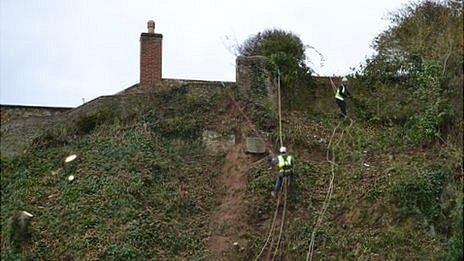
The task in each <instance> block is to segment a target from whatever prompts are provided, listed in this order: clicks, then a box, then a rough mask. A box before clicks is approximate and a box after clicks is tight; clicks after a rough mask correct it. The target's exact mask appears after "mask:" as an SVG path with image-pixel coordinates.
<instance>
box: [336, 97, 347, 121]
mask: <svg viewBox="0 0 464 261" xmlns="http://www.w3.org/2000/svg"><path fill="white" fill-rule="evenodd" d="M335 101H336V102H337V105H338V107H340V111H341V113H342V116H343V117H346V102H345V101H343V100H340V99H335Z"/></svg>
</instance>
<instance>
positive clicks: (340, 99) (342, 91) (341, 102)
mask: <svg viewBox="0 0 464 261" xmlns="http://www.w3.org/2000/svg"><path fill="white" fill-rule="evenodd" d="M347 83H348V79H347V78H346V77H343V79H342V83H341V84H340V85H339V86H338V87H337V90H336V91H335V101H336V102H337V105H338V107H339V108H340V112H341V116H342V117H343V118H345V117H346V116H347V114H346V101H345V98H346V97H350V93H349V92H348V89H347V88H346V84H347Z"/></svg>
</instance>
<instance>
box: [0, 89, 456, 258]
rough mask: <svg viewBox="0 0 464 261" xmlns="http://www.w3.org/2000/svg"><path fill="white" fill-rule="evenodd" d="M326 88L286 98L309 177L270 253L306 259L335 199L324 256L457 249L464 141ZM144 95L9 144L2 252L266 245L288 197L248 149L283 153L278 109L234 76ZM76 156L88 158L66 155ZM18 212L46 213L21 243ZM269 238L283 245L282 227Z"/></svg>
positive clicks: (218, 251)
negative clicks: (250, 143) (19, 147)
mask: <svg viewBox="0 0 464 261" xmlns="http://www.w3.org/2000/svg"><path fill="white" fill-rule="evenodd" d="M326 88H329V87H328V85H327V83H321V82H317V81H316V82H314V83H313V86H312V87H311V88H310V90H312V91H310V93H308V96H306V97H309V98H308V99H307V100H305V99H302V101H301V104H300V105H299V106H300V109H299V110H295V111H291V112H290V111H284V115H283V129H284V140H285V144H286V145H287V146H288V147H289V150H290V152H291V153H292V154H293V155H294V156H295V158H296V162H297V165H296V174H297V177H296V180H295V182H294V183H293V184H292V185H291V186H290V187H289V190H288V193H287V195H288V197H287V200H286V213H285V217H283V216H282V215H281V214H282V211H280V212H279V213H278V214H279V215H278V217H277V218H276V224H279V226H280V225H281V224H282V223H280V221H282V220H284V221H285V222H284V223H283V225H282V228H283V229H282V236H281V244H280V246H279V248H278V251H276V250H275V249H272V250H271V249H269V248H266V250H265V251H264V254H263V255H262V258H266V257H271V255H272V252H275V253H276V256H275V258H278V257H280V258H281V259H283V260H302V259H305V258H306V255H307V252H308V247H309V243H310V241H311V234H312V232H313V231H314V230H315V223H316V220H317V219H318V217H319V216H320V213H321V209H322V207H323V204H324V202H326V203H328V205H327V206H326V207H327V211H326V212H325V215H324V216H323V217H322V219H321V221H322V222H321V223H320V224H319V226H318V227H317V228H318V229H317V231H315V232H316V233H315V240H314V254H313V258H314V259H316V260H319V259H346V258H348V259H359V258H363V259H442V258H444V257H446V256H449V255H450V253H452V252H453V251H459V237H460V240H461V241H460V242H461V246H462V230H460V227H462V176H461V177H460V178H459V173H461V170H462V162H461V160H462V158H461V157H462V147H455V146H453V145H452V144H449V143H433V144H429V145H427V146H426V147H424V146H414V145H411V144H410V143H408V141H407V140H406V139H404V136H405V133H404V131H405V130H404V128H402V126H400V125H395V124H391V125H388V126H387V125H383V124H378V123H372V122H368V121H364V120H362V119H359V117H358V115H353V118H352V119H351V120H346V121H343V122H340V120H339V119H338V117H337V110H336V107H335V105H334V104H333V98H332V96H331V93H330V91H329V92H328V91H326V90H327V89H326ZM147 97H149V99H144V100H143V101H141V102H140V104H138V110H136V111H135V112H133V113H130V114H126V115H124V116H121V115H122V114H119V113H118V112H117V111H114V110H112V109H111V107H105V106H102V107H100V108H99V109H98V110H97V111H96V112H95V113H93V114H92V115H88V116H81V117H80V118H79V119H77V120H76V121H74V122H69V123H67V124H65V125H61V126H60V127H57V128H54V129H52V130H50V131H47V132H46V133H44V134H43V135H42V136H41V137H40V138H38V139H36V140H35V141H34V142H33V146H32V147H31V148H30V149H29V150H28V151H27V152H26V153H24V154H23V155H20V156H13V157H2V162H1V165H2V166H1V177H2V179H1V188H2V189H1V202H2V208H1V222H2V236H1V249H2V251H1V252H2V259H3V260H11V259H15V258H16V257H22V258H23V259H45V260H56V259H64V260H74V259H76V260H81V259H90V260H95V259H117V260H128V259H161V260H163V259H188V260H192V259H193V260H198V259H211V260H217V259H228V260H236V259H238V260H250V259H254V258H255V257H256V256H257V255H258V253H259V252H260V250H261V248H262V247H263V245H264V243H265V241H266V238H267V236H268V232H269V229H270V225H271V222H272V220H273V216H274V211H275V209H276V201H277V199H273V198H272V197H271V196H270V191H271V189H272V187H273V184H274V181H275V170H270V169H269V166H268V164H267V159H268V156H267V155H253V154H246V153H245V150H244V146H245V145H244V139H245V137H247V136H249V135H255V134H256V133H255V128H257V129H258V130H259V132H260V135H261V136H263V137H265V139H266V140H267V141H268V142H269V144H270V146H272V147H273V149H274V151H277V149H278V147H277V146H278V142H277V130H276V126H277V118H276V113H275V112H274V111H272V110H270V109H266V108H267V107H266V106H263V104H261V103H260V102H256V100H253V99H252V98H251V97H248V96H243V95H242V94H239V92H238V89H236V88H235V87H226V88H225V87H224V88H221V87H217V88H212V87H210V86H208V87H202V86H201V85H194V86H189V85H188V84H187V85H182V86H176V87H174V88H171V89H166V90H163V91H159V92H156V93H151V94H150V95H149V96H147ZM236 101H238V102H236ZM349 106H352V107H353V111H355V108H356V105H355V104H349ZM241 110H242V112H245V113H246V115H247V118H248V119H247V118H245V117H244V115H243V114H242V113H241ZM337 126H338V127H337ZM336 127H337V128H336ZM334 129H335V130H334ZM205 131H214V133H216V134H215V135H216V136H214V135H212V136H214V137H213V138H211V137H210V136H208V134H207V133H208V132H205ZM231 135H232V136H233V137H234V139H233V140H231V139H230V137H231ZM327 151H331V152H333V155H335V161H334V162H335V165H331V164H330V162H329V161H328V158H327V155H328V154H327ZM71 154H77V156H78V157H77V159H76V160H75V161H73V162H71V163H68V164H65V163H64V159H65V158H66V157H67V156H68V155H71ZM329 154H330V153H329ZM329 156H330V155H329ZM329 159H331V158H329ZM331 160H333V159H331ZM332 166H333V167H334V168H333V171H334V172H333V174H334V183H333V184H334V186H333V195H332V197H331V199H330V200H329V201H325V200H324V199H325V198H326V195H327V190H328V188H329V184H330V179H331V174H332ZM69 175H74V176H75V179H74V180H73V181H68V176H69ZM459 195H461V196H459ZM459 197H460V201H459V200H458V201H456V199H459ZM284 201H285V200H284V197H283V196H282V197H281V198H280V203H281V209H282V207H283V203H284ZM22 210H25V211H28V212H30V213H31V214H33V215H34V217H33V218H32V219H31V225H30V229H29V231H30V234H29V235H28V236H26V237H25V238H26V239H25V240H23V239H22V238H20V237H18V236H17V235H18V232H17V227H16V226H14V223H15V222H16V220H15V217H16V216H17V215H18V212H19V211H22ZM459 211H460V212H459ZM459 222H460V223H459ZM279 228H280V227H279ZM279 228H277V229H276V232H278V231H279ZM459 233H460V235H459ZM272 238H273V240H272V244H271V245H272V246H275V245H276V243H277V238H278V237H277V233H276V234H274V235H273V236H272ZM234 243H237V244H234ZM456 246H458V247H457V248H456Z"/></svg>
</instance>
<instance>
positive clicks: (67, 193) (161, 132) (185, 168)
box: [1, 87, 231, 260]
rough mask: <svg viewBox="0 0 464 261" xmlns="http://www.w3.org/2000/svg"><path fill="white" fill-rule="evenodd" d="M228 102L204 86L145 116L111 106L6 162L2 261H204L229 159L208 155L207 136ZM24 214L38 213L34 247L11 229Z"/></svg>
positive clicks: (159, 101) (164, 99) (157, 102)
mask: <svg viewBox="0 0 464 261" xmlns="http://www.w3.org/2000/svg"><path fill="white" fill-rule="evenodd" d="M223 102H224V97H223V95H222V94H220V93H219V92H218V90H211V89H202V88H201V87H198V88H193V87H192V88H190V87H189V88H185V87H181V88H177V89H174V90H170V91H165V92H161V93H159V94H157V95H155V96H153V98H152V99H151V100H150V102H149V103H146V104H144V105H143V106H142V107H143V109H142V110H141V111H140V112H139V113H136V114H134V115H129V116H128V117H125V118H120V117H118V116H117V115H118V114H117V112H113V111H112V110H111V109H110V108H102V109H100V110H99V111H98V112H97V113H95V114H93V115H89V116H83V117H81V118H80V119H79V120H78V121H77V122H76V123H74V124H71V125H68V126H65V127H63V128H62V129H55V130H52V131H49V132H47V133H46V134H44V135H43V136H42V137H40V138H39V139H37V140H36V142H35V146H34V147H33V148H31V149H30V151H29V152H27V153H26V154H24V155H22V156H18V157H13V158H2V162H1V164H2V166H1V188H2V190H1V191H2V192H1V202H2V207H1V222H2V245H1V249H2V251H1V252H2V259H3V260H11V259H14V258H16V257H23V258H31V259H35V258H40V259H45V260H57V259H60V258H71V259H97V258H103V259H115V258H116V259H120V260H128V259H134V258H155V259H158V258H159V259H166V258H172V257H176V256H188V257H190V258H201V257H203V256H204V255H205V241H204V240H205V238H207V237H208V234H207V233H208V230H207V229H206V227H207V224H208V214H209V212H210V210H211V207H212V205H213V203H214V201H215V195H214V194H213V183H212V180H214V177H215V176H216V175H217V174H218V171H219V169H220V167H221V165H222V160H223V155H220V154H219V155H209V154H207V150H205V147H204V144H203V143H202V139H201V135H202V131H203V129H212V130H215V126H217V122H215V121H218V120H221V118H222V116H221V114H225V111H224V109H225V108H226V106H225V105H224V104H223ZM230 126H231V125H230ZM223 131H227V130H226V129H224V130H223ZM74 153H76V154H77V155H78V158H77V160H76V161H75V162H72V163H68V164H67V165H65V164H64V158H65V157H66V156H68V155H71V154H74ZM69 175H74V176H75V180H73V181H72V182H70V181H68V176H69ZM20 210H26V211H28V212H30V213H31V214H33V215H34V217H33V220H32V222H31V226H30V238H29V239H28V240H27V241H26V242H22V241H21V238H18V236H16V235H17V232H16V231H14V229H15V226H14V225H13V224H12V223H13V218H14V217H15V216H16V215H17V212H18V211H20Z"/></svg>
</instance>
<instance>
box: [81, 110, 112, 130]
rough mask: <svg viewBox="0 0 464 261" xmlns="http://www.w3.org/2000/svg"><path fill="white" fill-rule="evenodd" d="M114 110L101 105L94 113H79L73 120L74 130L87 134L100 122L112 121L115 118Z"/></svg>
mask: <svg viewBox="0 0 464 261" xmlns="http://www.w3.org/2000/svg"><path fill="white" fill-rule="evenodd" d="M115 117H116V114H115V111H114V110H113V109H112V108H110V107H109V106H108V107H102V108H100V109H99V110H98V111H96V112H95V113H94V114H90V115H79V117H78V118H77V120H76V122H75V131H76V133H77V134H80V135H84V134H89V133H90V132H91V131H92V130H94V129H95V127H97V126H98V125H100V124H103V123H113V122H114V120H115Z"/></svg>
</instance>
